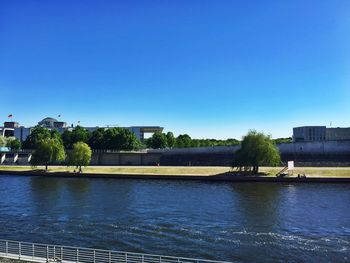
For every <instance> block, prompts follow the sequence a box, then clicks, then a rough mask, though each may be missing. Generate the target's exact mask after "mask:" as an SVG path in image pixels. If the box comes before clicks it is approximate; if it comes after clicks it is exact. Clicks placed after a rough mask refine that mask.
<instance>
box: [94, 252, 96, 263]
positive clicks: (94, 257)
mask: <svg viewBox="0 0 350 263" xmlns="http://www.w3.org/2000/svg"><path fill="white" fill-rule="evenodd" d="M94 263H96V250H95V249H94Z"/></svg>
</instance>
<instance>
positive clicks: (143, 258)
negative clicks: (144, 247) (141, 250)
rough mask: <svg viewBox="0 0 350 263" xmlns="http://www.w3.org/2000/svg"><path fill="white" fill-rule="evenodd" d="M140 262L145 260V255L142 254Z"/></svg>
mask: <svg viewBox="0 0 350 263" xmlns="http://www.w3.org/2000/svg"><path fill="white" fill-rule="evenodd" d="M141 261H142V263H143V262H145V256H144V255H143V254H142V259H141Z"/></svg>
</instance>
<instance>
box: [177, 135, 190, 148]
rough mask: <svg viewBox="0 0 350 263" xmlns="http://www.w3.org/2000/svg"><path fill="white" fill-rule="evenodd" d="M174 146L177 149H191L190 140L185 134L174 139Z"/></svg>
mask: <svg viewBox="0 0 350 263" xmlns="http://www.w3.org/2000/svg"><path fill="white" fill-rule="evenodd" d="M175 146H176V147H177V148H186V147H191V146H192V139H191V137H190V136H189V135H187V134H180V135H179V136H178V137H177V138H176V143H175Z"/></svg>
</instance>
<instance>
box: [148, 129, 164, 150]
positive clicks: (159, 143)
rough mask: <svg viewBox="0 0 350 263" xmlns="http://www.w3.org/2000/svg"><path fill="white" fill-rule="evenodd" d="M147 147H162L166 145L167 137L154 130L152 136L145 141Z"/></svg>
mask: <svg viewBox="0 0 350 263" xmlns="http://www.w3.org/2000/svg"><path fill="white" fill-rule="evenodd" d="M146 144H147V147H149V148H153V149H162V148H166V147H167V146H168V139H167V136H166V135H165V134H164V133H161V132H155V133H153V135H152V137H151V138H149V139H148V140H147V141H146Z"/></svg>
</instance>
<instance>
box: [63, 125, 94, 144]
mask: <svg viewBox="0 0 350 263" xmlns="http://www.w3.org/2000/svg"><path fill="white" fill-rule="evenodd" d="M89 138H90V132H89V131H88V130H86V129H85V128H83V127H81V126H76V127H75V128H74V129H73V130H71V131H70V130H65V131H64V132H63V134H62V141H63V145H64V147H65V148H66V149H72V148H73V144H74V143H76V142H85V143H88V142H89Z"/></svg>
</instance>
